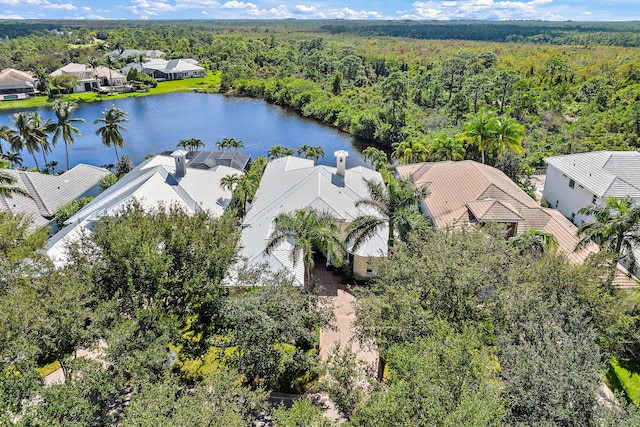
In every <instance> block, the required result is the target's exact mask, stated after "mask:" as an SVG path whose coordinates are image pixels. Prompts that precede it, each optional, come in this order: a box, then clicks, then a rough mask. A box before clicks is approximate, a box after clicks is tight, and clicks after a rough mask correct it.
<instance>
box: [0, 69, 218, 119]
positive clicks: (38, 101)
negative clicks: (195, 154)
mask: <svg viewBox="0 0 640 427" xmlns="http://www.w3.org/2000/svg"><path fill="white" fill-rule="evenodd" d="M220 81H221V77H220V73H219V72H216V73H209V74H208V75H207V76H206V77H196V78H190V79H183V80H169V81H163V82H158V86H157V87H155V88H150V89H149V90H148V91H147V92H129V93H113V94H108V95H102V94H97V93H95V92H80V93H72V94H68V95H63V96H62V97H61V98H57V99H64V100H66V101H74V102H77V103H78V104H80V103H91V102H101V101H107V100H109V99H124V98H135V97H141V96H153V95H162V94H165V93H175V92H206V93H218V85H219V84H220ZM54 101H55V100H50V99H49V98H48V97H47V96H46V95H42V96H35V97H33V98H29V99H24V100H17V101H3V102H0V112H4V111H7V110H16V111H18V110H28V109H32V108H41V107H51V106H52V105H53V103H54Z"/></svg>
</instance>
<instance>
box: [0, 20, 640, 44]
mask: <svg viewBox="0 0 640 427" xmlns="http://www.w3.org/2000/svg"><path fill="white" fill-rule="evenodd" d="M166 25H171V26H175V27H190V28H193V29H199V30H209V31H211V30H214V31H215V30H216V29H218V30H219V31H220V30H222V31H227V30H228V29H229V28H233V29H234V30H236V31H239V32H246V31H247V30H249V29H251V30H253V31H257V30H262V31H265V32H269V31H276V32H278V31H279V30H289V31H290V30H302V31H305V30H306V31H309V30H313V31H320V32H328V33H331V34H340V33H348V34H354V35H360V36H392V37H409V38H415V39H425V40H477V41H489V42H519V43H523V42H524V43H545V44H556V45H560V44H567V45H585V46H586V45H605V46H622V47H639V46H640V22H638V21H634V22H574V21H567V22H547V21H508V22H500V21H352V20H349V21H344V20H294V19H285V20H172V21H167V20H154V21H147V20H139V21H135V20H127V21H109V20H100V21H79V20H41V21H31V20H30V21H24V20H4V21H0V37H1V38H7V37H8V38H14V37H20V36H27V35H30V34H42V33H43V31H45V30H53V29H58V30H63V29H65V28H66V29H77V28H80V27H85V28H90V29H93V30H98V32H100V29H113V28H125V27H129V28H137V27H138V28H139V27H143V28H144V27H154V26H166ZM98 35H100V34H98ZM98 38H100V37H98Z"/></svg>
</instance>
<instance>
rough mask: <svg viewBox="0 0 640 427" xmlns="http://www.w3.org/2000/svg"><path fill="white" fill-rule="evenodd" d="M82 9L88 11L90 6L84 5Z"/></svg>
mask: <svg viewBox="0 0 640 427" xmlns="http://www.w3.org/2000/svg"><path fill="white" fill-rule="evenodd" d="M82 10H84V11H85V12H88V11H90V10H91V8H90V7H86V6H84V7H83V8H82Z"/></svg>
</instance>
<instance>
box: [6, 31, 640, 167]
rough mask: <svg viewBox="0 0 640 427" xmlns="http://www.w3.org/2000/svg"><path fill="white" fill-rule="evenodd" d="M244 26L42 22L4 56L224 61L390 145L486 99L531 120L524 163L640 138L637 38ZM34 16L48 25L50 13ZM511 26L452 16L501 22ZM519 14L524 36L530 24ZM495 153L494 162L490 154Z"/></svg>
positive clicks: (484, 105)
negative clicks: (531, 38)
mask: <svg viewBox="0 0 640 427" xmlns="http://www.w3.org/2000/svg"><path fill="white" fill-rule="evenodd" d="M236 24H238V25H236V26H233V25H230V23H226V25H222V24H219V23H218V22H216V21H214V22H213V23H209V24H208V25H204V24H201V23H195V24H194V25H193V26H189V25H187V24H186V23H183V24H182V25H163V24H162V23H158V24H156V25H150V24H139V25H138V24H135V25H127V26H121V27H115V28H108V27H99V28H90V27H83V28H80V29H77V30H73V31H66V32H65V33H64V34H63V35H57V34H51V33H48V32H46V31H45V32H42V31H35V32H34V34H32V35H29V36H25V37H17V38H9V39H6V40H4V41H3V42H0V67H2V68H4V67H9V66H11V67H16V68H20V69H26V70H34V69H40V70H41V71H42V70H43V69H44V70H46V71H52V70H53V69H55V68H58V67H59V66H61V65H63V64H64V63H67V62H70V61H75V62H84V63H87V62H88V61H89V60H90V58H92V57H99V56H101V55H103V54H104V52H105V50H107V49H115V48H146V49H161V50H163V51H166V52H167V53H168V57H170V58H171V57H184V56H192V57H195V58H197V59H198V60H200V61H201V62H202V63H203V64H205V65H206V66H208V67H209V68H210V69H211V70H214V71H219V72H220V73H221V75H222V84H221V87H220V88H219V90H220V92H226V93H229V94H235V95H240V96H252V97H261V98H264V99H266V100H267V101H268V102H272V103H276V104H279V105H283V106H286V107H290V108H293V109H295V110H297V111H299V112H300V114H302V115H304V116H307V117H311V118H314V119H317V120H320V121H323V122H325V123H328V124H330V125H333V126H336V127H338V128H340V129H343V130H345V131H347V132H350V133H351V134H353V135H355V136H358V137H360V138H363V139H365V140H368V141H370V143H372V144H378V145H380V146H382V147H389V148H390V147H391V146H392V145H393V144H394V143H396V144H401V143H404V144H405V145H409V146H412V145H413V144H417V145H418V146H422V147H426V146H428V145H429V144H431V143H433V142H434V141H436V142H438V141H441V140H447V139H449V138H451V139H453V140H454V141H455V140H456V139H458V140H459V138H457V136H458V135H459V134H460V132H461V131H462V130H463V126H464V125H465V124H466V123H468V122H471V121H473V119H474V116H475V115H476V114H478V113H479V112H482V111H484V112H488V113H491V114H495V115H496V116H500V117H508V118H512V119H514V120H516V121H517V122H518V123H519V124H521V125H524V126H525V130H526V132H525V135H526V136H525V138H524V140H523V141H522V145H523V147H524V153H523V154H522V156H521V160H522V162H523V163H524V165H525V169H526V168H527V167H528V166H530V167H532V168H539V167H542V166H544V164H543V161H542V159H543V158H544V157H545V156H549V155H553V154H563V153H571V152H581V151H590V150H598V149H613V150H624V149H635V148H637V147H638V145H640V140H639V138H640V86H639V83H640V65H638V61H637V58H638V50H637V48H633V47H617V46H604V45H601V44H598V39H597V37H595V36H594V38H593V39H588V40H586V41H585V43H584V44H575V45H555V44H554V45H552V44H533V43H514V42H505V43H496V42H479V41H453V40H446V41H436V40H415V39H407V38H397V37H371V36H364V37H363V36H360V35H359V33H358V31H359V29H362V28H366V27H364V25H365V24H358V23H355V24H349V25H347V24H341V25H345V26H347V28H349V31H353V32H354V34H353V35H351V34H350V33H345V32H341V33H338V34H332V33H330V32H327V31H325V30H324V28H325V27H327V26H329V25H336V24H335V23H327V24H325V25H324V26H318V25H317V24H316V23H300V22H297V21H285V22H281V23H279V24H278V25H272V26H268V25H267V24H268V23H264V22H251V24H250V25H241V23H236ZM34 25H35V26H36V27H35V28H34V30H36V29H37V30H39V29H40V27H38V25H43V24H34ZM102 25H104V24H102ZM367 25H374V24H367ZM380 25H382V24H380ZM389 25H391V24H389ZM394 25H395V24H394ZM412 25H413V24H412ZM415 25H418V26H419V24H415ZM424 25H426V24H424ZM433 25H436V24H433ZM437 25H444V24H437ZM504 25H506V24H496V25H495V26H490V25H486V24H483V25H481V24H479V23H475V24H468V25H467V24H466V23H455V24H452V25H450V27H451V28H453V29H454V30H455V31H458V30H459V29H463V28H466V27H467V26H469V27H471V28H489V29H492V30H491V31H493V33H496V34H497V33H500V32H501V31H503V30H502V28H503V27H504ZM510 25H513V26H516V27H518V28H520V31H521V33H523V34H524V33H525V32H526V31H528V30H529V29H530V27H531V25H533V24H529V23H522V24H519V25H518V24H515V23H511V24H510ZM540 25H542V24H540ZM549 25H551V24H549ZM554 25H555V26H558V27H559V28H563V29H566V30H568V29H570V28H571V26H570V25H569V24H566V25H561V24H554ZM575 25H578V24H575ZM581 25H583V26H584V24H581ZM625 25H633V24H619V25H613V24H612V25H611V28H609V26H607V24H601V26H596V25H595V24H594V26H593V28H592V29H593V30H594V31H595V30H597V29H600V30H603V29H608V31H607V32H606V34H623V33H625V32H624V31H623V30H625V29H626V27H625ZM402 27H403V28H411V25H405V26H402ZM374 28H377V26H375V25H374ZM380 28H384V27H380ZM589 28H591V27H589ZM452 31H453V30H452ZM487 31H489V30H487ZM493 33H492V34H493ZM584 34H585V37H587V38H588V37H591V36H593V35H594V34H599V33H598V32H597V31H596V32H589V31H585V32H584ZM496 37H498V36H496ZM496 37H489V38H490V39H492V38H496ZM498 38H499V37H498ZM95 40H97V41H98V43H93V44H90V43H91V42H92V41H95ZM69 46H73V48H70V47H69ZM41 74H42V73H41ZM461 144H463V143H462V142H460V141H458V142H457V145H461ZM463 145H464V144H463ZM464 148H465V149H466V157H467V158H472V159H480V154H479V150H478V149H477V147H474V146H473V145H466V146H465V147H464ZM489 151H492V150H489ZM489 154H490V156H489V159H488V161H489V162H490V163H492V164H493V163H495V161H496V160H497V158H494V157H496V156H495V155H493V156H492V155H491V154H495V153H489ZM446 155H447V153H446V152H445V157H446ZM423 157H425V158H428V156H423Z"/></svg>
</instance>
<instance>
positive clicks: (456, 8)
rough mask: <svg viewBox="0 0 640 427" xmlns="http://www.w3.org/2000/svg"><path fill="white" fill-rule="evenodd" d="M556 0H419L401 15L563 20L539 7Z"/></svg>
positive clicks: (444, 17)
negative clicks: (408, 11) (407, 11)
mask: <svg viewBox="0 0 640 427" xmlns="http://www.w3.org/2000/svg"><path fill="white" fill-rule="evenodd" d="M552 2H553V0H530V1H526V2H522V1H515V0H513V1H511V0H505V1H496V0H466V1H416V2H415V3H413V5H412V10H411V12H410V13H407V14H405V15H403V16H401V17H402V18H404V19H440V20H448V19H488V20H522V19H544V20H561V19H564V18H563V17H562V16H559V15H556V14H554V13H552V12H549V11H547V10H544V8H540V7H539V6H544V5H549V4H551V3H552Z"/></svg>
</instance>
